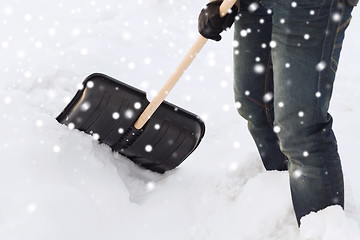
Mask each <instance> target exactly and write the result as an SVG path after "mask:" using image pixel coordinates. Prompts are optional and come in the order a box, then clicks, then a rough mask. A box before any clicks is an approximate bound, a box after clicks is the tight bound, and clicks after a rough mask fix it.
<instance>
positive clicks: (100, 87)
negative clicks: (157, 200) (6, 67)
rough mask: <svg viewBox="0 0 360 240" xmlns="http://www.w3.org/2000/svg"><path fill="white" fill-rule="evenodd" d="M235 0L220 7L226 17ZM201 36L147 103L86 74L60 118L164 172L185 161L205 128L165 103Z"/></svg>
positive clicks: (202, 42) (193, 117)
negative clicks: (81, 85)
mask: <svg viewBox="0 0 360 240" xmlns="http://www.w3.org/2000/svg"><path fill="white" fill-rule="evenodd" d="M235 1H236V0H225V1H224V2H223V3H222V4H221V6H220V13H221V15H222V16H224V15H226V13H227V12H228V10H229V9H230V8H231V7H232V6H233V4H234V3H235ZM206 41H207V39H206V38H204V37H202V36H199V38H198V39H197V41H196V42H195V43H194V45H193V46H192V47H191V49H190V50H189V51H188V53H187V54H186V56H185V57H184V59H183V60H182V61H181V62H180V64H179V66H178V67H177V68H176V69H175V71H174V72H173V73H172V75H171V76H170V78H169V79H168V81H167V82H166V83H165V85H164V86H163V87H162V89H161V90H160V91H159V93H158V95H157V96H156V97H155V98H154V99H153V100H152V101H151V102H150V103H149V101H148V100H147V99H146V93H145V92H143V91H141V90H139V89H136V88H134V87H131V86H129V85H127V84H125V83H123V82H120V81H118V80H116V79H114V78H111V77H109V76H106V75H104V74H100V73H94V74H92V75H90V76H88V77H87V78H86V79H85V80H84V82H83V88H82V89H81V90H79V91H78V92H77V93H76V95H75V97H74V98H73V99H72V100H71V102H70V103H69V104H68V105H67V106H66V107H65V109H64V110H63V111H62V112H61V113H60V115H59V116H58V117H57V118H56V119H57V121H58V122H60V123H62V124H65V125H67V126H68V127H69V128H75V129H78V130H80V131H84V132H85V133H87V134H90V135H93V137H94V138H95V139H96V140H98V141H99V142H100V143H104V144H106V145H108V146H110V147H111V149H112V150H113V151H116V152H119V153H120V154H122V155H124V156H126V157H127V158H129V159H130V160H132V161H133V162H135V163H136V164H138V165H140V166H142V167H144V168H146V169H149V170H151V171H155V172H159V173H164V172H165V171H168V170H171V169H174V168H175V167H177V166H178V165H179V164H181V163H182V162H183V161H184V160H185V159H186V158H187V157H188V156H189V155H190V154H191V153H192V152H193V151H194V150H195V149H196V147H197V146H198V145H199V143H200V141H201V139H202V137H203V136H204V132H205V125H204V123H203V122H202V121H201V119H200V118H199V117H198V116H196V115H194V114H192V113H190V112H188V111H186V110H184V109H182V108H180V107H177V106H175V105H173V104H171V103H168V102H166V101H164V99H165V97H166V96H167V95H168V94H169V92H170V90H171V89H172V88H173V87H174V86H175V84H176V82H177V81H178V80H179V79H180V77H181V76H182V74H183V73H184V72H185V70H186V69H187V68H188V66H189V65H190V64H191V62H192V61H193V60H194V58H195V57H196V55H197V54H198V52H199V51H200V50H201V48H202V47H203V46H204V45H205V43H206Z"/></svg>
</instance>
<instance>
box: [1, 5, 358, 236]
mask: <svg viewBox="0 0 360 240" xmlns="http://www.w3.org/2000/svg"><path fill="white" fill-rule="evenodd" d="M205 4H206V1H190V0H177V1H174V0H166V1H165V0H147V1H145V0H133V1H116V0H106V1H95V0H94V1H91V0H77V1H73V0H61V1H59V0H52V1H45V0H33V1H29V0H2V1H1V3H0V26H1V27H0V56H1V58H0V110H1V111H0V133H1V139H0V239H1V240H48V239H51V240H58V239H59V240H60V239H61V240H65V239H66V240H79V239H84V240H85V239H86V240H98V239H105V240H115V239H116V240H119V239H121V240H140V239H160V240H165V239H173V240H190V239H193V240H220V239H226V240H232V239H234V240H235V239H237V240H259V239H273V240H277V239H282V240H289V239H290V240H293V239H294V240H296V239H317V240H320V239H324V240H325V239H326V240H328V239H334V240H335V239H336V240H339V239H351V240H352V239H354V240H355V239H360V227H359V224H360V186H359V181H360V175H359V170H360V161H359V159H358V158H359V156H358V151H359V142H360V130H359V128H358V122H359V119H360V107H359V104H358V101H359V100H360V96H359V91H360V81H359V78H360V73H359V71H358V69H359V66H358V65H359V60H358V54H359V53H360V52H359V47H360V33H359V32H358V31H357V29H358V28H359V26H360V17H359V9H355V10H354V13H353V15H354V18H353V20H352V23H351V25H350V27H349V28H348V31H347V33H346V39H345V43H344V47H343V52H342V56H341V61H340V66H339V69H338V73H337V79H336V82H335V89H334V94H333V100H332V104H331V109H330V112H331V114H332V115H333V116H334V120H335V122H334V130H335V132H336V135H337V139H338V143H339V150H340V154H341V156H342V163H343V170H344V175H345V187H346V210H345V212H343V211H341V210H340V207H329V208H327V209H325V210H323V211H320V212H318V213H316V214H314V213H312V214H310V215H309V216H307V217H305V218H303V224H302V227H301V229H300V230H299V229H298V228H297V225H296V221H295V216H294V213H293V209H292V204H291V198H290V191H289V183H288V176H287V173H286V172H275V171H274V172H266V171H265V170H264V168H263V167H262V164H261V161H260V158H259V156H258V154H257V151H256V148H255V144H254V143H253V140H252V138H251V137H250V134H249V133H248V131H247V127H246V122H245V121H244V120H243V119H242V118H241V117H240V116H238V114H237V112H236V109H235V107H234V103H233V92H232V37H233V32H232V31H229V32H226V33H224V34H223V40H222V41H221V42H219V43H216V42H213V41H209V42H208V44H207V45H206V46H205V47H204V49H203V50H202V52H201V53H200V55H199V56H198V58H197V59H196V60H195V61H194V63H193V64H192V65H191V66H190V68H189V69H188V71H187V72H186V73H185V75H184V76H183V77H182V79H181V81H180V82H179V83H178V84H177V86H176V87H175V88H174V90H173V91H172V92H171V94H170V95H169V97H168V99H167V100H168V101H169V102H171V103H174V104H176V105H178V106H180V107H182V108H185V109H187V110H189V111H191V112H194V113H196V114H198V115H200V116H201V117H202V118H203V119H204V120H205V123H206V134H205V137H204V139H203V141H202V143H201V144H200V145H199V147H198V149H197V150H196V151H195V152H194V153H193V154H191V156H190V157H189V158H188V159H186V160H185V162H184V163H183V164H182V165H180V167H179V168H177V169H176V170H173V171H170V172H168V173H166V174H164V175H161V174H155V173H152V172H150V171H146V170H143V169H140V168H138V167H137V166H135V165H134V164H133V163H132V162H130V161H129V160H127V159H126V158H124V157H122V156H120V155H118V154H115V153H112V152H111V150H110V148H109V147H107V146H105V145H99V144H97V142H96V141H95V140H94V139H93V138H92V137H91V136H88V135H86V134H84V133H81V132H79V131H77V130H70V129H68V128H67V127H65V126H63V125H60V124H59V123H58V122H57V121H56V120H55V117H56V116H57V115H58V114H59V113H60V112H61V111H62V110H63V108H64V107H65V106H66V104H67V103H68V102H69V101H70V100H71V98H72V97H73V96H74V95H75V93H76V91H77V88H78V86H79V84H81V82H82V80H83V79H84V78H85V77H86V76H87V75H89V74H91V73H93V72H102V73H105V74H107V75H110V76H112V77H114V78H117V79H119V80H121V81H123V82H126V83H127V84H130V85H132V86H134V87H137V88H140V89H142V90H144V91H146V92H147V93H148V96H149V98H150V99H151V98H152V96H153V94H154V92H156V91H157V90H158V89H160V87H161V86H162V84H163V83H164V82H165V81H166V80H167V78H168V76H169V75H170V74H171V72H172V71H173V70H174V69H175V67H176V66H177V64H178V63H179V62H180V60H181V59H182V57H183V56H184V54H185V52H186V51H187V50H188V49H189V48H190V46H191V45H192V44H193V42H194V41H195V40H196V38H197V34H198V33H197V17H198V14H199V11H200V10H201V8H202V7H203V6H204V5H205Z"/></svg>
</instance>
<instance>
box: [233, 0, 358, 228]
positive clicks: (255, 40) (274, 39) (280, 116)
mask: <svg viewBox="0 0 360 240" xmlns="http://www.w3.org/2000/svg"><path fill="white" fill-rule="evenodd" d="M240 3H241V7H240V15H239V16H240V19H239V20H237V21H236V22H235V37H234V40H235V44H234V75H235V76H234V77H235V81H234V92H235V101H236V102H238V106H239V108H238V112H239V114H240V115H241V116H242V117H244V118H245V119H246V120H247V121H248V128H249V131H250V133H251V135H252V137H253V138H254V140H255V143H256V145H257V148H258V150H259V153H260V155H261V159H262V161H263V164H264V166H265V168H266V169H267V170H286V169H288V171H289V176H290V188H291V195H292V200H293V206H294V210H295V214H296V217H297V221H298V224H299V225H300V219H301V217H303V216H305V215H307V214H309V213H310V212H311V211H318V210H321V209H323V208H326V207H327V206H330V205H340V206H342V207H344V182H343V173H342V168H341V163H340V157H339V154H338V150H337V142H336V139H335V135H334V132H333V131H332V122H333V119H332V117H331V115H330V114H329V113H328V108H329V102H330V98H331V94H332V89H333V82H334V79H335V73H336V69H337V66H338V61H339V56H340V51H341V46H342V42H343V39H344V32H345V29H346V28H347V26H348V24H349V22H350V19H351V12H352V9H353V7H351V6H349V5H348V4H347V3H346V0H301V1H293V0H263V1H255V0H241V1H240Z"/></svg>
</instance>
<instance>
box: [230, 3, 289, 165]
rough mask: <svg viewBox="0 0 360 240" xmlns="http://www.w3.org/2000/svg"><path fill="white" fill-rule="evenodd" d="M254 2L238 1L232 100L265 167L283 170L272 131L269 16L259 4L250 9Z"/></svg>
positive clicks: (277, 145)
mask: <svg viewBox="0 0 360 240" xmlns="http://www.w3.org/2000/svg"><path fill="white" fill-rule="evenodd" d="M253 2H254V1H250V0H243V1H241V6H240V10H241V12H240V15H239V16H240V19H239V20H237V21H236V22H235V35H234V41H235V46H234V92H235V101H236V102H237V104H238V105H239V106H238V112H239V113H240V115H241V116H242V117H244V118H245V119H246V120H247V121H248V128H249V131H250V133H251V135H252V137H253V138H254V140H255V143H256V146H257V148H258V150H259V153H260V155H261V159H262V161H263V164H264V166H265V168H266V169H267V170H286V169H287V166H286V161H285V160H286V158H285V156H284V154H283V153H282V152H281V151H280V147H279V144H278V138H277V136H276V134H275V133H274V131H273V120H274V114H273V98H272V96H273V76H272V74H273V73H272V63H271V57H270V46H269V42H270V40H271V29H272V22H271V15H269V14H268V13H267V9H265V8H264V7H262V6H261V5H259V4H258V5H256V4H255V5H252V6H250V4H251V3H253ZM249 6H250V7H249ZM256 7H257V9H256ZM254 9H256V10H255V11H253V10H254Z"/></svg>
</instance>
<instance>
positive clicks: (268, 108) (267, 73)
mask: <svg viewBox="0 0 360 240" xmlns="http://www.w3.org/2000/svg"><path fill="white" fill-rule="evenodd" d="M270 64H271V54H269V57H268V62H267V65H266V75H265V89H264V91H265V92H264V95H265V94H266V93H267V92H268V91H269V88H270V86H269V85H270ZM270 110H271V105H269V104H268V102H265V112H266V118H267V120H268V122H269V124H270V126H271V127H274V120H273V119H271V117H270V115H269V112H270Z"/></svg>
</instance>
